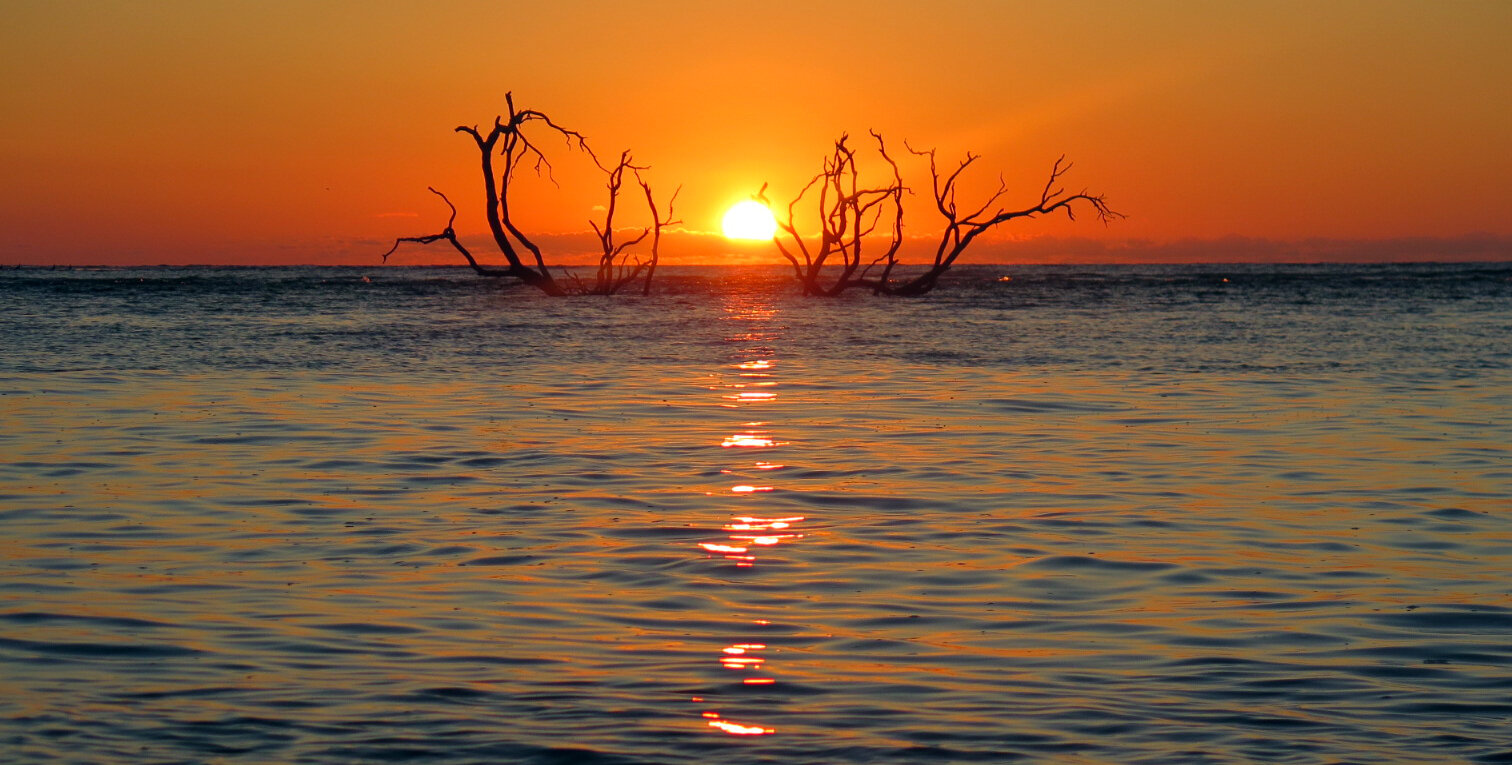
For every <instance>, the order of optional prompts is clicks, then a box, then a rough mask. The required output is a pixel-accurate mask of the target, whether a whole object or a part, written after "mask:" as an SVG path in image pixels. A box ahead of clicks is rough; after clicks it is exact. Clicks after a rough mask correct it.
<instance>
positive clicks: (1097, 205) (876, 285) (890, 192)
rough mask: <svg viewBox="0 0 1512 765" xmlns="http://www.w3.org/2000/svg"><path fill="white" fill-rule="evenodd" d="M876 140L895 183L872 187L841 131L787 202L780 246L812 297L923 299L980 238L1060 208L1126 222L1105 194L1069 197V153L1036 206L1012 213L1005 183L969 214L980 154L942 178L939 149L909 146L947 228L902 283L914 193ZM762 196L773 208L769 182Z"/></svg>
mask: <svg viewBox="0 0 1512 765" xmlns="http://www.w3.org/2000/svg"><path fill="white" fill-rule="evenodd" d="M871 135H872V138H873V139H875V140H876V143H877V154H878V155H879V156H880V157H881V158H882V160H883V161H884V162H885V163H886V164H887V166H888V168H889V169H890V170H891V173H892V181H891V182H890V183H884V184H882V185H873V186H869V187H868V186H864V185H863V184H861V182H860V176H861V170H860V167H859V164H860V163H859V162H858V161H857V156H856V152H855V151H854V150H853V149H851V148H850V147H849V145H848V143H847V141H848V137H847V136H846V135H845V134H841V136H840V139H839V140H838V141H836V142H835V148H834V150H833V151H832V152H831V153H830V155H829V156H828V157H826V158H825V159H824V160H823V162H822V166H821V169H820V171H819V173H818V174H817V175H815V176H814V177H813V178H812V179H811V180H810V181H809V182H808V184H807V185H805V186H804V187H803V189H802V190H801V191H799V192H798V196H796V197H794V198H793V201H792V202H790V203H789V204H788V206H787V217H786V219H785V220H784V219H781V218H780V217H779V220H778V222H777V227H778V234H777V236H775V237H773V241H774V243H775V244H776V245H777V250H778V252H779V253H780V254H781V255H782V256H783V258H785V259H786V260H787V261H788V263H789V264H790V265H792V266H793V270H794V274H795V275H796V277H797V279H798V282H799V283H800V284H801V285H802V287H803V292H804V294H806V295H838V294H840V293H842V292H844V291H846V290H847V289H851V288H854V287H860V288H865V289H870V290H872V291H873V292H875V293H877V294H886V295H922V294H924V293H926V292H929V291H930V290H933V289H934V288H935V285H936V284H938V283H939V279H940V276H941V275H943V274H944V273H945V272H946V271H949V270H950V267H951V266H953V265H955V262H956V260H957V259H958V258H960V256H961V254H962V253H964V252H965V251H966V250H967V248H969V247H970V246H971V244H972V242H973V241H975V240H976V238H977V237H978V236H980V235H982V234H983V233H985V232H987V231H989V230H991V229H993V228H995V227H997V226H1000V225H1002V224H1004V223H1007V222H1008V221H1011V220H1014V219H1017V218H1034V217H1037V216H1040V215H1045V214H1048V213H1053V212H1056V211H1057V210H1064V211H1065V212H1066V215H1067V217H1069V218H1071V219H1072V220H1075V218H1076V215H1075V212H1076V207H1077V206H1078V205H1080V206H1082V207H1090V208H1091V209H1092V211H1093V212H1094V213H1096V215H1097V217H1098V219H1099V220H1101V221H1103V222H1104V223H1107V222H1108V221H1110V220H1113V219H1116V218H1122V217H1123V215H1122V214H1120V213H1117V212H1114V211H1113V210H1112V209H1111V208H1110V207H1108V204H1107V201H1106V199H1105V198H1104V197H1103V196H1102V195H1101V194H1091V193H1088V192H1086V191H1081V192H1078V193H1075V194H1068V193H1066V191H1065V190H1064V188H1062V187H1060V186H1059V184H1060V182H1061V178H1062V176H1064V175H1065V174H1066V172H1067V171H1069V170H1070V169H1071V164H1070V163H1068V162H1066V161H1065V160H1066V158H1065V157H1064V156H1062V157H1060V158H1059V159H1057V160H1056V161H1055V164H1054V166H1053V167H1051V169H1050V177H1049V179H1048V180H1047V181H1046V182H1045V186H1044V188H1043V190H1042V191H1041V192H1040V198H1039V201H1038V202H1037V203H1036V204H1033V205H1030V206H1027V207H1022V208H1008V207H1006V206H1004V205H1003V204H1001V200H1002V198H1003V196H1004V195H1005V194H1006V193H1007V191H1008V186H1007V183H1006V181H1003V180H1002V179H1001V178H999V180H998V189H997V191H996V192H995V193H994V194H992V196H990V197H989V198H988V199H987V200H986V201H985V202H983V203H981V204H980V205H978V206H976V207H973V208H969V209H963V208H962V207H961V206H960V205H959V203H958V201H957V198H956V197H957V188H958V187H957V182H958V181H959V180H960V178H961V174H962V173H963V172H965V171H966V169H967V168H968V167H970V166H971V165H972V163H974V162H976V161H977V160H978V159H980V155H977V154H972V153H970V152H967V154H966V157H965V159H963V160H961V162H960V163H959V164H958V165H957V166H956V168H955V169H954V170H953V171H951V172H950V174H949V175H945V176H942V175H941V173H940V169H939V166H938V165H937V164H936V160H935V150H934V149H928V150H922V151H921V150H916V149H914V148H913V147H911V146H908V145H907V144H906V143H905V144H904V146H905V147H906V148H907V149H908V151H909V153H910V154H913V155H915V156H918V157H924V158H927V159H928V160H929V174H930V179H931V188H932V192H933V196H934V203H935V209H936V210H937V211H938V212H939V213H940V215H941V216H942V217H943V218H944V223H945V226H944V229H943V230H942V231H941V233H940V239H939V242H938V244H937V245H936V247H935V251H934V260H933V262H932V263H930V264H929V265H928V266H927V267H926V268H925V270H924V271H923V272H921V273H917V274H914V275H912V276H908V277H898V278H895V277H894V274H895V273H896V272H895V269H896V268H897V266H898V265H899V261H898V250H899V249H900V248H901V247H902V244H903V241H904V239H903V194H904V193H905V192H910V193H911V190H910V189H908V188H907V187H906V186H904V185H903V179H902V174H901V173H900V171H899V169H898V163H897V162H895V161H894V160H893V158H892V157H891V156H890V155H889V154H888V153H887V146H886V143H885V142H884V141H883V139H882V136H881V135H880V134H878V133H876V132H875V131H873V132H872V134H871ZM805 197H808V198H809V199H810V202H811V203H812V204H814V205H815V213H816V215H817V218H818V221H819V234H818V237H817V238H814V237H812V236H810V237H807V238H806V237H804V236H803V235H802V234H800V233H799V231H798V227H799V225H800V224H799V223H798V222H797V218H798V209H799V207H800V205H801V203H802V202H803V200H804V198H805ZM756 198H757V199H758V200H760V201H762V202H764V203H768V204H770V202H769V200H768V199H767V197H766V186H765V185H763V186H762V187H761V191H759V192H758V193H757V194H756ZM884 220H885V221H887V224H888V227H889V231H888V234H887V235H886V237H885V238H884V237H883V236H881V235H878V233H877V231H878V229H879V228H880V227H881V226H882V225H883V221H884ZM868 238H870V239H871V241H872V243H873V244H875V245H877V246H879V247H880V254H876V255H874V256H873V255H871V254H868V255H867V256H866V257H870V258H871V260H870V261H869V262H868V261H867V260H866V257H863V248H864V247H865V246H866V245H867V244H868V242H867V240H868ZM784 240H786V241H784ZM811 241H812V243H810V242H811ZM829 265H838V270H839V273H838V275H836V276H826V272H825V268H826V266H829ZM874 273H875V275H873V274H874Z"/></svg>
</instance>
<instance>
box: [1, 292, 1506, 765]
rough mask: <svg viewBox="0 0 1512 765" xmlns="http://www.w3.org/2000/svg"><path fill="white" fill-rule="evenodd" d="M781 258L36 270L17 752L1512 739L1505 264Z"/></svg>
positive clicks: (879, 755)
mask: <svg viewBox="0 0 1512 765" xmlns="http://www.w3.org/2000/svg"><path fill="white" fill-rule="evenodd" d="M780 276H781V274H780V272H777V271H765V270H718V269H684V270H681V271H678V270H676V269H674V270H672V272H671V273H670V274H669V278H668V279H667V280H666V281H665V282H663V285H662V290H661V291H660V293H659V294H657V295H653V296H651V297H647V298H642V297H624V298H614V299H608V300H605V299H599V298H572V299H549V298H544V297H541V296H538V295H536V294H534V293H533V292H531V291H528V290H522V289H511V288H505V287H502V286H501V285H499V284H496V283H492V282H488V281H485V280H480V279H476V278H474V277H472V276H470V275H468V274H466V273H464V272H461V271H458V270H451V269H437V270H427V269H374V270H366V271H364V270H358V269H124V270H103V271H71V272H53V271H40V270H20V271H6V272H4V273H3V274H0V334H3V336H4V337H6V338H7V348H6V350H5V352H4V355H3V357H0V418H3V420H0V421H3V427H0V455H3V464H0V532H3V533H0V552H3V556H0V691H3V692H0V745H3V746H4V747H5V749H6V751H7V755H6V757H5V759H8V760H13V761H18V762H43V761H61V762H133V763H136V762H144V763H169V762H310V763H324V762H393V761H411V762H424V763H430V762H437V763H443V762H535V763H694V762H699V763H702V762H707V761H709V760H711V759H720V760H724V761H728V762H732V763H768V762H769V763H805V762H814V763H835V762H882V763H887V762H897V763H915V762H973V761H980V762H1005V761H1013V760H1016V759H1017V760H1023V761H1046V762H1087V763H1093V762H1097V763H1101V762H1124V763H1140V762H1148V763H1173V762H1193V763H1209V762H1212V763H1217V762H1254V761H1274V762H1297V763H1338V762H1381V761H1386V762H1444V761H1455V760H1478V761H1486V762H1495V761H1508V760H1512V735H1509V734H1508V731H1509V730H1512V666H1509V665H1512V647H1509V646H1512V594H1509V593H1512V586H1509V581H1512V580H1509V579H1508V577H1507V571H1508V570H1509V563H1512V520H1509V516H1508V513H1509V510H1512V503H1509V501H1508V499H1507V498H1508V495H1509V494H1512V454H1509V452H1512V446H1509V443H1512V415H1509V414H1508V412H1512V344H1509V343H1508V341H1507V338H1508V337H1512V266H1507V265H1457V266H1329V267H1325V266H1270V267H1259V266H1247V267H1245V266H1240V267H1234V266H1227V267H1217V266H1205V267H1126V268H1088V267H1077V268H1070V267H1058V268H1050V267H1039V268H1023V267H1020V268H1012V269H1005V268H986V267H977V268H971V269H964V270H962V271H961V272H960V273H959V274H958V275H957V276H956V278H955V279H954V280H953V281H952V282H951V283H949V284H947V285H945V286H944V287H942V289H941V290H940V291H938V292H937V293H935V294H933V295H931V296H929V297H927V298H925V299H922V300H906V301H905V300H886V299H880V298H875V297H871V296H865V295H856V296H852V297H847V298H844V299H841V300H829V301H825V300H813V299H805V298H802V297H800V296H798V295H796V294H794V293H793V291H792V290H791V289H790V288H789V287H787V286H786V285H785V284H784V283H783V282H782V281H781V280H780ZM1002 276H1009V277H1010V280H1008V281H1000V277H1002Z"/></svg>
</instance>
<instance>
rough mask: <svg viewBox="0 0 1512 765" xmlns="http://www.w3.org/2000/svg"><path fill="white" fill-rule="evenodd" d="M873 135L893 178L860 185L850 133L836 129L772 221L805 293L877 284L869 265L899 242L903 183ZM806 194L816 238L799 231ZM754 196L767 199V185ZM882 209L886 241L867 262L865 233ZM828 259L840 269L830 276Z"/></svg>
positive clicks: (889, 255) (890, 255)
mask: <svg viewBox="0 0 1512 765" xmlns="http://www.w3.org/2000/svg"><path fill="white" fill-rule="evenodd" d="M872 137H873V138H874V139H876V141H877V152H878V153H879V154H880V155H881V156H882V159H883V160H885V161H886V162H887V164H888V165H889V166H890V167H891V168H892V176H893V177H892V182H890V183H887V184H885V185H881V186H873V187H867V186H863V185H862V183H861V170H860V163H859V162H858V161H857V158H856V152H855V150H854V149H852V148H851V147H850V145H849V144H848V140H849V136H847V135H845V134H841V136H840V139H839V140H837V141H835V147H834V150H833V151H832V152H831V153H830V155H829V156H828V157H826V158H825V159H824V160H823V166H822V169H821V170H820V172H819V173H818V174H817V175H815V176H814V177H813V178H812V179H811V180H809V182H808V184H807V185H805V186H804V187H803V189H802V190H801V191H799V192H798V196H796V197H794V198H793V201H792V202H789V203H788V206H787V217H786V218H785V219H781V218H779V219H778V221H777V228H778V234H777V236H775V237H773V240H772V241H773V242H775V243H776V245H777V251H778V252H780V253H781V254H782V256H783V257H784V258H786V259H787V261H788V263H789V264H790V265H792V267H793V273H794V275H795V276H796V277H797V279H798V282H799V283H800V284H801V285H802V286H803V292H804V294H805V295H831V296H832V295H838V294H840V293H842V292H844V291H846V290H847V289H850V288H852V287H870V288H873V289H877V288H879V287H880V286H881V285H882V282H879V281H878V280H877V279H874V278H871V277H870V276H869V275H870V272H871V270H872V268H873V267H875V266H877V265H878V264H886V263H891V262H894V261H895V260H896V257H897V252H898V248H899V247H900V246H901V245H902V243H903V204H902V202H903V192H904V191H905V189H904V186H903V179H902V176H901V175H900V173H899V172H898V164H897V163H896V162H894V161H893V159H892V157H891V156H889V155H888V153H887V145H886V144H885V143H884V142H883V140H882V136H880V135H878V134H877V133H875V132H874V133H872ZM805 197H809V199H810V203H811V204H813V205H814V207H815V209H814V212H815V217H816V218H817V220H818V224H819V235H818V237H817V239H815V238H813V237H809V238H808V239H812V242H810V241H808V239H806V238H805V237H804V236H803V235H802V234H800V233H799V231H798V229H799V226H801V225H803V224H802V223H801V222H800V221H799V214H798V209H799V207H800V205H801V204H802V202H803V200H804V198H805ZM756 198H757V199H758V200H760V201H761V202H763V203H765V204H768V205H770V201H769V200H768V199H767V197H766V186H762V187H761V191H760V192H758V193H757V195H756ZM884 215H888V216H889V221H890V223H891V241H890V242H889V243H888V244H887V245H885V246H884V248H883V252H882V254H880V255H877V256H876V257H874V258H873V259H872V260H871V262H870V263H867V262H866V258H867V257H868V255H869V253H868V252H867V251H866V249H865V246H866V244H867V238H868V237H871V236H873V235H874V234H875V233H876V231H877V228H878V227H879V225H881V221H882V219H883V216H884ZM784 240H786V241H784ZM832 264H834V265H837V266H838V268H839V274H838V275H837V276H834V277H829V276H828V275H827V274H826V271H825V268H826V266H829V265H832ZM863 264H864V265H863Z"/></svg>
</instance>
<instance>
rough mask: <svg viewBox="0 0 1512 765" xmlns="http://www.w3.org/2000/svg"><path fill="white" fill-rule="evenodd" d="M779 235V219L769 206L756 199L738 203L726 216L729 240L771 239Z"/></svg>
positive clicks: (726, 233) (725, 224)
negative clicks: (774, 216) (774, 215)
mask: <svg viewBox="0 0 1512 765" xmlns="http://www.w3.org/2000/svg"><path fill="white" fill-rule="evenodd" d="M776 233H777V219H776V218H773V217H772V211H771V210H769V209H767V206H766V205H764V204H762V203H760V202H757V201H756V200H754V199H747V200H745V201H744V202H736V203H735V205H734V206H733V207H731V208H730V209H729V211H728V212H726V213H725V215H724V235H725V238H727V239H771V238H772V235H774V234H776Z"/></svg>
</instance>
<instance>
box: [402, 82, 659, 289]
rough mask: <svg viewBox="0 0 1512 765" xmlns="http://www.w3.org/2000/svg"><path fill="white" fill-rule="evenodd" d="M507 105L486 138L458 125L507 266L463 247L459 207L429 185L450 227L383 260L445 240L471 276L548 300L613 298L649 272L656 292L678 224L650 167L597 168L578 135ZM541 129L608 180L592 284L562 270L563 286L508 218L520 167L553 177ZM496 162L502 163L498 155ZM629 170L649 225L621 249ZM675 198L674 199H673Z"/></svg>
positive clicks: (510, 99) (625, 162) (623, 163)
mask: <svg viewBox="0 0 1512 765" xmlns="http://www.w3.org/2000/svg"><path fill="white" fill-rule="evenodd" d="M504 102H505V104H506V106H507V108H508V111H509V114H508V117H507V118H506V117H504V116H502V115H501V116H496V117H494V124H493V127H492V128H491V129H489V130H488V131H487V133H484V132H483V131H482V130H479V129H478V128H477V127H476V126H473V127H469V126H467V125H462V126H459V127H458V128H457V129H456V132H458V133H466V134H468V135H469V136H471V137H472V139H473V143H474V144H476V145H477V149H478V157H479V161H480V165H481V169H482V171H483V192H484V202H485V207H484V216H485V218H486V219H487V221H488V230H489V232H490V233H492V234H493V240H494V244H495V245H496V246H497V247H498V250H499V253H500V254H501V255H503V256H504V260H505V261H506V263H507V265H506V266H504V267H502V268H498V267H493V266H488V265H484V264H482V263H480V262H479V261H478V259H477V258H476V257H474V256H473V254H472V252H470V251H469V250H468V249H467V247H466V246H464V245H463V244H462V242H461V241H459V240H458V239H457V234H456V230H455V229H454V226H455V224H456V221H457V207H456V205H454V204H452V202H451V200H450V199H448V198H447V197H446V195H445V194H443V193H441V192H440V191H437V190H436V189H434V188H431V189H430V191H431V192H432V193H434V194H436V195H437V196H439V197H441V201H443V202H445V203H446V206H447V208H449V209H450V210H451V217H450V218H448V219H447V222H446V228H445V229H443V230H442V231H441V232H440V233H437V234H428V235H425V236H406V237H399V238H398V239H395V240H394V246H393V247H391V248H389V251H388V252H385V253H384V254H383V260H384V262H387V261H388V258H389V256H390V255H392V254H394V252H395V251H396V250H398V249H399V246H400V245H401V244H404V243H405V242H414V243H417V244H432V243H434V242H438V241H443V240H444V241H446V242H448V243H450V244H451V246H452V248H453V249H455V250H456V251H457V252H459V253H460V254H461V255H462V257H463V258H464V259H466V260H467V264H468V265H469V266H471V267H472V269H473V271H475V272H476V273H478V274H479V275H480V276H489V277H510V278H515V279H519V280H520V281H522V282H524V283H526V284H529V285H531V286H533V287H536V288H537V289H540V290H541V291H542V292H545V293H546V294H548V295H567V294H612V293H614V292H618V291H619V290H620V289H622V288H623V287H625V286H627V285H628V284H630V283H632V282H633V281H635V279H636V278H637V277H639V276H642V275H644V278H645V282H644V288H643V290H644V291H645V292H649V291H650V289H651V277H652V275H653V274H654V273H655V271H656V261H657V257H658V252H657V250H658V247H659V245H660V240H661V232H662V229H663V228H665V227H667V226H669V225H673V224H674V223H676V222H677V221H671V220H666V219H663V218H662V217H661V214H660V212H659V211H658V209H657V206H656V201H655V198H654V197H653V195H652V191H651V186H650V184H649V183H647V182H646V180H645V179H644V177H643V176H642V172H643V171H645V170H647V169H648V168H647V167H646V166H638V165H634V164H632V163H631V161H630V153H629V152H628V151H627V152H624V153H623V154H621V155H620V161H619V164H617V165H616V166H615V167H613V168H606V167H604V166H603V165H602V164H601V163H599V160H598V157H597V156H596V155H595V154H594V153H593V150H592V149H590V148H589V147H588V141H587V139H586V138H584V137H583V135H582V134H581V133H579V132H577V131H576V130H569V129H567V128H565V127H562V126H561V125H559V124H557V123H556V122H555V121H553V120H552V119H551V117H549V116H547V115H546V114H545V113H544V112H540V111H537V110H535V109H517V108H515V103H514V94H513V93H506V94H505V96H504ZM541 132H545V133H556V134H557V135H559V136H560V137H561V138H562V139H563V140H565V141H566V143H567V146H568V148H575V149H577V150H579V151H582V152H583V153H585V154H587V155H588V156H589V157H590V158H591V159H592V160H593V163H594V164H595V165H597V166H598V167H599V169H601V170H603V171H604V172H605V173H607V174H608V176H609V182H608V190H609V204H608V206H607V213H606V215H605V220H604V225H603V227H602V228H600V227H599V226H598V224H597V223H594V222H591V221H590V223H591V225H593V228H594V231H595V233H597V234H598V236H599V242H600V244H601V245H602V248H603V254H602V256H601V257H600V260H599V266H598V271H597V274H596V276H595V278H594V280H593V281H592V282H591V283H587V282H584V281H582V280H581V279H579V278H578V277H577V276H576V275H574V274H572V273H571V272H570V271H567V270H566V269H559V270H561V271H562V273H563V274H564V275H565V276H566V277H567V280H568V281H567V283H565V284H564V282H562V281H561V280H558V279H557V278H556V277H555V276H554V275H553V274H552V270H551V268H550V267H548V266H547V264H546V259H545V257H544V256H543V255H542V254H541V248H540V247H539V246H537V245H536V243H535V242H534V241H532V240H531V239H530V237H529V236H527V235H526V234H525V233H524V232H523V231H522V230H521V229H520V227H519V226H518V225H516V224H515V221H514V218H513V217H512V216H511V214H510V206H509V203H510V197H509V191H510V184H511V183H512V182H513V180H514V177H515V173H516V171H518V170H519V169H520V167H521V166H523V165H527V164H530V165H533V169H534V171H535V172H536V173H537V174H540V173H542V172H544V173H545V174H547V175H548V176H550V174H551V169H552V168H551V162H550V160H548V159H547V158H546V154H545V153H544V152H542V151H541V148H540V145H539V144H538V143H537V139H535V138H532V136H533V135H537V134H539V133H541ZM496 156H497V157H498V158H499V159H498V162H497V165H502V167H498V166H497V165H496V162H495V157H496ZM626 170H629V171H630V172H631V174H632V175H633V176H634V177H635V180H636V182H637V183H638V184H639V185H640V187H641V189H642V190H643V191H644V192H645V197H646V204H647V206H648V207H649V208H650V211H651V217H652V225H651V226H650V227H649V228H647V229H646V230H645V231H643V232H642V233H641V234H640V236H638V237H635V238H633V239H632V240H630V241H627V242H623V243H620V244H615V243H614V234H615V232H614V227H613V226H614V213H615V209H616V207H617V205H618V202H619V194H620V190H621V188H622V185H623V181H624V173H625V171H626ZM672 197H673V200H675V199H676V197H677V195H676V193H674V194H673V195H672ZM671 214H672V208H671V203H670V202H669V203H668V208H667V215H668V217H670V216H671ZM648 234H654V236H653V238H652V247H651V252H650V253H649V255H648V256H641V255H639V254H638V253H637V252H635V251H633V250H632V249H631V248H632V247H634V246H635V245H637V244H639V243H640V242H641V241H642V240H644V239H645V238H646V236H647V235H648ZM522 249H523V250H525V251H528V252H529V254H530V259H531V260H530V262H526V260H525V259H524V258H523V257H522V256H521V252H520V251H521V250H522Z"/></svg>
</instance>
